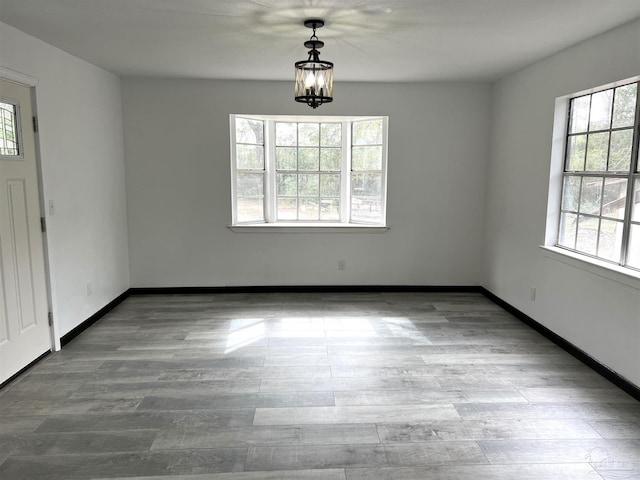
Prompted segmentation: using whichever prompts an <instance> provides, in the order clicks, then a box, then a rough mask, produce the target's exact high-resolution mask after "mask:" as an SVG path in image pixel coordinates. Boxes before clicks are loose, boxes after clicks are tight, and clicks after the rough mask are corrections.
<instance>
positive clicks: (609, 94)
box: [589, 89, 613, 131]
mask: <svg viewBox="0 0 640 480" xmlns="http://www.w3.org/2000/svg"><path fill="white" fill-rule="evenodd" d="M612 101H613V90H612V89H610V90H603V91H602V92H598V93H594V94H593V95H592V96H591V115H590V118H589V131H593V130H604V129H607V128H610V127H611V107H612Z"/></svg>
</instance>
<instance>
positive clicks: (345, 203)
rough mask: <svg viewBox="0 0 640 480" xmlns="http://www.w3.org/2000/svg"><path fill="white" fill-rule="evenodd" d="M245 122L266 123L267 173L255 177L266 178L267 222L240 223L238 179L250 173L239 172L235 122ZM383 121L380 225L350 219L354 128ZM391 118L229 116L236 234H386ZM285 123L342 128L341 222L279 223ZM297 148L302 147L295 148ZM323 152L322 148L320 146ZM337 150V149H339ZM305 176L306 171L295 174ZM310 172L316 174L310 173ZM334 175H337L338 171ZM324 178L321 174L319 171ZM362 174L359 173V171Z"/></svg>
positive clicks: (297, 221)
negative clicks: (280, 141) (279, 138)
mask: <svg viewBox="0 0 640 480" xmlns="http://www.w3.org/2000/svg"><path fill="white" fill-rule="evenodd" d="M238 118H244V119H247V120H256V121H261V122H263V139H264V147H263V155H264V169H263V170H253V171H252V172H253V173H262V174H263V195H264V197H263V198H264V200H263V211H264V219H260V220H255V221H242V222H239V221H238V202H237V198H238V197H237V185H236V179H237V177H238V173H239V172H244V171H248V170H246V169H239V168H238V166H237V162H236V146H237V145H238V144H237V143H236V120H237V119H238ZM367 120H382V149H381V150H382V166H381V170H379V171H377V172H378V173H379V174H380V175H381V190H380V199H381V205H380V222H375V223H373V222H366V221H358V220H352V219H351V210H352V208H351V200H352V191H351V177H352V147H353V145H352V141H351V140H352V126H353V124H354V123H355V122H358V121H367ZM388 121H389V120H388V117H387V116H382V115H367V116H311V115H304V116H300V115H255V114H230V115H229V131H230V159H231V162H230V163H231V207H232V208H231V211H232V222H231V224H230V225H229V228H231V229H232V230H234V231H241V230H251V229H259V230H261V231H267V230H269V229H274V230H279V229H283V228H293V229H296V230H297V231H305V232H315V231H319V230H323V231H328V230H333V231H338V230H349V229H350V230H360V231H364V230H366V231H385V230H386V229H388V227H387V167H388ZM277 122H285V123H297V124H300V123H318V124H323V123H339V124H341V130H342V138H341V146H340V148H341V160H340V170H339V174H340V208H339V220H320V219H318V220H278V219H277V218H276V202H277V198H278V195H277V185H276V181H277V178H276V172H277V170H276V161H275V157H276V141H275V124H276V123H277ZM296 147H299V146H298V145H296ZM318 148H319V149H321V148H322V146H321V145H319V146H318ZM336 148H337V147H336ZM296 171H298V172H304V170H296ZM310 172H315V170H314V171H310ZM335 172H338V171H337V170H336V171H335ZM318 173H319V174H320V175H321V174H322V171H320V170H319V171H318ZM358 173H360V171H358Z"/></svg>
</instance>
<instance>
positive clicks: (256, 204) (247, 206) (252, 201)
mask: <svg viewBox="0 0 640 480" xmlns="http://www.w3.org/2000/svg"><path fill="white" fill-rule="evenodd" d="M237 206H238V208H237V217H238V222H259V221H263V220H264V206H263V198H262V197H248V198H247V197H238V204H237Z"/></svg>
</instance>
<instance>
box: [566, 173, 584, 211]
mask: <svg viewBox="0 0 640 480" xmlns="http://www.w3.org/2000/svg"><path fill="white" fill-rule="evenodd" d="M580 182H581V180H580V177H564V187H563V189H562V209H563V210H572V211H574V212H577V211H578V200H579V199H580Z"/></svg>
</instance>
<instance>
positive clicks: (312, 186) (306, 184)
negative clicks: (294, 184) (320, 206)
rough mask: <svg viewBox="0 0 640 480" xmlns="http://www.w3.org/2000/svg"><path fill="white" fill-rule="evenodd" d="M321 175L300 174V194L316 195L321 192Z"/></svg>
mask: <svg viewBox="0 0 640 480" xmlns="http://www.w3.org/2000/svg"><path fill="white" fill-rule="evenodd" d="M319 187H320V175H318V174H311V175H298V195H300V196H315V197H317V196H318V194H319Z"/></svg>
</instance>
